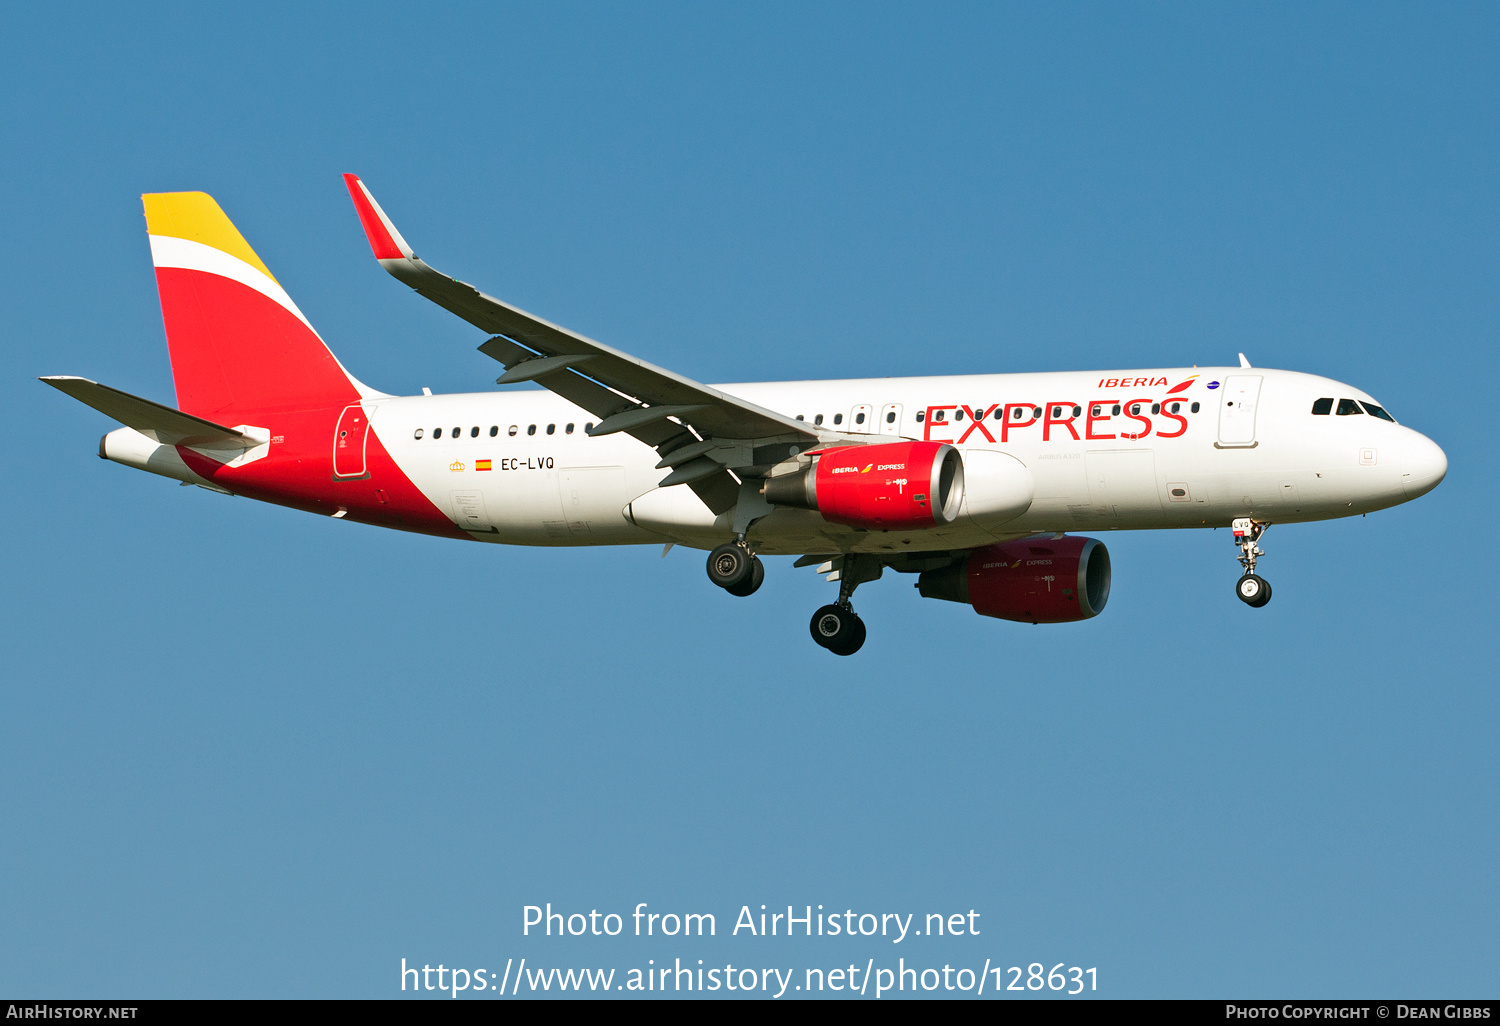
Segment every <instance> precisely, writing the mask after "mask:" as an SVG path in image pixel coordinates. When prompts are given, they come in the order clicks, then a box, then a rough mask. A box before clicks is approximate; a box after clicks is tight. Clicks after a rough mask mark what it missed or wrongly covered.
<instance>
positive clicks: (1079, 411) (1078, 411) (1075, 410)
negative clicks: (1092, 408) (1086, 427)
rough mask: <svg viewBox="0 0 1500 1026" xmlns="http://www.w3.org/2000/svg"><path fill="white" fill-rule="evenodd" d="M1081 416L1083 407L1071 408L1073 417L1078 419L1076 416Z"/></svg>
mask: <svg viewBox="0 0 1500 1026" xmlns="http://www.w3.org/2000/svg"><path fill="white" fill-rule="evenodd" d="M1082 414H1083V407H1082V406H1075V407H1073V416H1075V417H1078V416H1082Z"/></svg>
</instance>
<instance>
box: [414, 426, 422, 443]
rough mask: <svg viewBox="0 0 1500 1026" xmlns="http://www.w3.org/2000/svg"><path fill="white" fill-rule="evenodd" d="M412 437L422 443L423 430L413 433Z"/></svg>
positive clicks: (419, 429) (418, 429)
mask: <svg viewBox="0 0 1500 1026" xmlns="http://www.w3.org/2000/svg"><path fill="white" fill-rule="evenodd" d="M412 437H413V438H415V439H416V440H417V441H419V442H420V441H421V440H422V429H421V428H417V430H416V431H414V432H413V433H412Z"/></svg>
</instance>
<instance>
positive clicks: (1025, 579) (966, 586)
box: [917, 537, 1110, 623]
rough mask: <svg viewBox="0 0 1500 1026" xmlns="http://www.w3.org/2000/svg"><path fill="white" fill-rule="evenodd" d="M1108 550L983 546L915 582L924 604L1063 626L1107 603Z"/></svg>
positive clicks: (1082, 544)
mask: <svg viewBox="0 0 1500 1026" xmlns="http://www.w3.org/2000/svg"><path fill="white" fill-rule="evenodd" d="M1109 584H1110V568H1109V550H1108V549H1106V548H1105V547H1104V543H1103V542H1101V541H1098V540H1096V539H1094V538H1074V537H1068V538H1058V539H1055V540H1054V539H1041V540H1036V539H1022V540H1020V541H1011V542H1001V543H1000V544H998V545H986V546H985V547H984V548H981V549H974V550H972V551H971V552H970V553H969V554H968V555H967V556H965V557H964V558H963V559H961V560H959V561H958V562H957V563H953V564H951V565H949V566H945V567H943V568H942V569H939V570H928V571H926V572H924V573H923V574H922V575H921V576H920V577H919V578H917V591H919V592H920V593H921V594H922V597H923V598H936V599H945V600H947V601H949V602H966V603H968V604H969V605H971V606H973V607H974V612H976V613H978V614H979V615H980V616H994V617H998V618H999V619H1001V620H1018V621H1020V622H1022V623H1068V622H1070V621H1073V620H1087V619H1088V618H1089V617H1091V616H1098V615H1099V613H1100V612H1101V611H1102V610H1103V609H1104V604H1105V603H1106V602H1108V601H1109Z"/></svg>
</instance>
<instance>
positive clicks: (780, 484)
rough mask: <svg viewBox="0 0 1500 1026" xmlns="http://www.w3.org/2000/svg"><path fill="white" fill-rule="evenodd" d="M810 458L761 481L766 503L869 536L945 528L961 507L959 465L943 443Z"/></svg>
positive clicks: (866, 447) (871, 448)
mask: <svg viewBox="0 0 1500 1026" xmlns="http://www.w3.org/2000/svg"><path fill="white" fill-rule="evenodd" d="M814 455H816V457H817V462H816V463H814V464H813V465H812V466H811V467H807V468H804V469H803V470H799V471H797V472H796V473H794V474H783V475H782V476H781V477H772V478H767V479H766V485H765V491H764V494H765V497H766V501H767V502H770V503H774V504H776V505H780V506H798V507H801V508H802V509H815V510H817V511H818V512H819V513H821V514H822V515H823V519H824V520H827V521H830V522H831V523H835V524H845V525H847V526H849V527H860V528H865V529H866V530H875V531H907V530H913V529H921V528H924V527H940V526H942V525H944V524H951V523H952V522H953V521H954V520H955V519H957V517H958V515H959V512H960V511H961V509H962V507H963V499H964V464H963V460H962V458H960V456H959V454H958V450H957V449H955V448H954V447H953V446H951V445H948V444H947V443H945V442H888V443H885V444H883V445H857V446H849V447H841V448H837V449H823V450H821V451H820V452H818V453H815V454H814Z"/></svg>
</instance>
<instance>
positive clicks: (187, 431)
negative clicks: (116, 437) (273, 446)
mask: <svg viewBox="0 0 1500 1026" xmlns="http://www.w3.org/2000/svg"><path fill="white" fill-rule="evenodd" d="M37 380H38V381H43V382H46V383H47V384H49V385H51V386H52V387H53V388H55V389H57V390H58V391H59V392H66V393H67V394H68V395H70V396H72V397H73V398H74V399H77V400H78V401H79V402H81V403H83V404H84V405H86V406H92V407H93V408H94V409H96V410H98V411H99V412H100V413H102V414H104V415H105V416H106V417H113V418H114V419H115V420H118V421H119V422H120V423H121V424H124V425H125V426H126V427H129V428H134V429H135V430H137V431H139V432H140V433H141V434H143V435H145V436H147V437H148V438H152V439H155V440H156V441H157V442H159V443H161V444H162V445H193V446H205V447H214V448H224V447H236V446H237V447H240V448H250V447H252V446H255V445H256V444H258V442H257V440H256V439H254V438H251V437H250V436H249V435H246V434H245V433H244V432H242V431H236V430H235V429H234V428H229V427H224V426H223V425H222V424H215V423H214V422H213V421H211V420H204V419H203V418H202V417H194V416H193V415H192V414H190V413H183V412H182V411H181V410H174V409H172V407H170V406H163V405H162V404H161V403H156V402H152V401H151V400H150V399H142V398H141V397H140V396H136V395H131V394H130V393H129V392H121V391H120V390H119V389H118V388H110V387H109V386H108V385H101V384H99V382H97V381H90V380H89V379H88V378H75V377H72V376H70V375H65V374H63V375H55V376H53V377H46V378H38V379H37Z"/></svg>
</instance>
